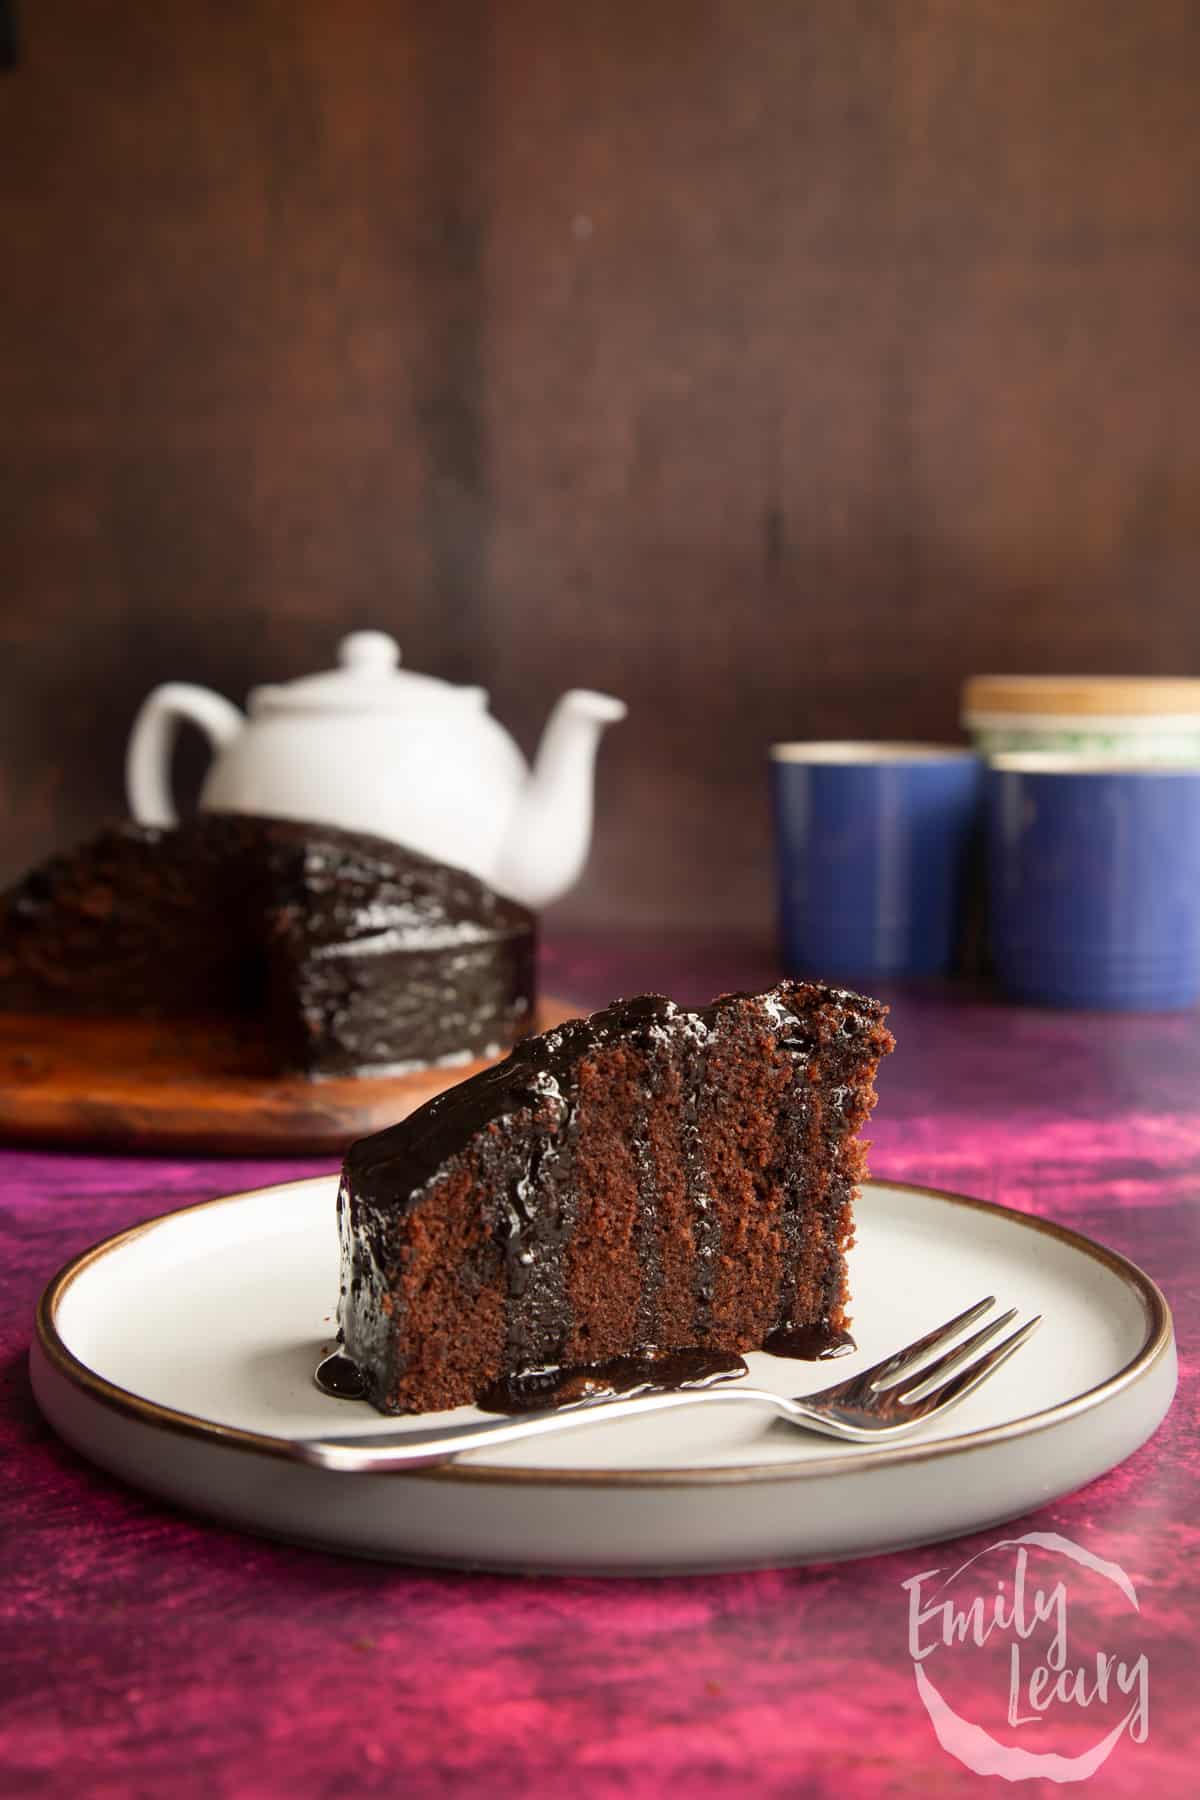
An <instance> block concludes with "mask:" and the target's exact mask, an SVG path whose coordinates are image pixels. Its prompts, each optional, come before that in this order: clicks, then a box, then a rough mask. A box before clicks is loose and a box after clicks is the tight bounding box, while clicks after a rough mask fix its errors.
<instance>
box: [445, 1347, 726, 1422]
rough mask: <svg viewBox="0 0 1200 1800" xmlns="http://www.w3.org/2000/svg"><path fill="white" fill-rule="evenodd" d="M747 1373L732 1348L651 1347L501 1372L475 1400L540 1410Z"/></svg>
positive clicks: (488, 1407)
mask: <svg viewBox="0 0 1200 1800" xmlns="http://www.w3.org/2000/svg"><path fill="white" fill-rule="evenodd" d="M746 1373H747V1369H746V1364H745V1362H744V1361H743V1360H742V1358H741V1357H740V1356H737V1355H735V1354H734V1353H733V1352H732V1351H730V1350H701V1349H696V1350H647V1351H646V1352H645V1353H644V1354H643V1355H641V1356H618V1357H614V1358H613V1359H612V1361H611V1362H603V1363H577V1364H575V1365H574V1366H570V1365H567V1366H564V1367H562V1368H551V1369H525V1370H523V1371H521V1372H520V1373H518V1374H516V1375H503V1376H501V1378H500V1380H499V1381H495V1382H493V1383H492V1385H491V1387H490V1388H488V1389H487V1391H486V1393H484V1394H482V1395H481V1396H480V1398H479V1399H478V1400H477V1401H476V1403H475V1404H476V1405H477V1406H478V1407H479V1408H480V1410H481V1411H482V1412H494V1413H519V1412H540V1411H541V1410H542V1409H543V1408H545V1407H551V1406H577V1405H579V1404H580V1402H581V1401H584V1400H602V1399H607V1398H611V1397H612V1396H614V1395H617V1394H625V1395H628V1394H642V1393H650V1392H654V1393H659V1392H663V1391H674V1390H675V1389H682V1388H702V1387H712V1386H714V1385H715V1384H716V1383H717V1382H721V1381H736V1380H737V1378H738V1376H739V1375H745V1374H746Z"/></svg>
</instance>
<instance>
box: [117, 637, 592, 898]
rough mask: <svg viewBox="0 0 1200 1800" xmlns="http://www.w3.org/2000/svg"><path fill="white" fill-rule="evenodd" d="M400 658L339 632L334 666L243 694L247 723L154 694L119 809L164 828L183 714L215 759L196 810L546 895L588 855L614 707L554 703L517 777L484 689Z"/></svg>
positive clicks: (229, 710) (196, 702) (170, 819)
mask: <svg viewBox="0 0 1200 1800" xmlns="http://www.w3.org/2000/svg"><path fill="white" fill-rule="evenodd" d="M399 662H400V651H399V648H398V646H397V644H396V643H395V641H394V640H393V639H392V638H390V637H388V636H387V635H386V633H384V632H382V631H355V632H352V633H351V635H350V636H349V637H346V638H343V639H342V641H341V643H340V644H339V646H338V663H339V665H340V666H339V667H338V668H337V669H331V670H329V671H327V672H326V673H324V674H321V675H310V676H307V677H305V678H304V679H303V680H301V681H289V682H287V683H285V684H284V685H283V686H281V687H260V688H255V689H254V691H253V692H252V693H251V695H250V698H249V701H248V703H247V713H248V715H249V716H248V717H244V716H243V715H242V714H241V713H240V712H239V711H238V709H237V707H236V706H234V705H232V704H231V702H230V701H228V700H225V699H223V698H222V697H221V695H220V694H214V693H212V692H211V691H210V690H209V689H208V688H202V687H194V686H191V685H190V684H188V683H186V682H175V681H172V682H168V683H166V685H165V686H163V687H158V688H155V690H154V692H153V693H152V694H150V695H149V697H148V698H147V699H146V700H145V701H144V703H143V705H142V708H141V710H140V712H139V713H138V716H137V718H136V720H135V721H134V726H133V732H132V734H131V736H130V739H129V749H128V752H127V756H126V763H125V780H126V788H127V792H128V795H129V809H130V811H131V812H132V814H133V816H134V818H135V819H136V820H138V822H139V823H140V824H143V825H174V824H175V823H176V812H175V808H174V806H173V804H172V800H171V793H170V784H169V767H170V752H171V745H172V741H173V739H174V736H175V733H176V730H177V729H178V726H179V722H180V720H182V719H188V720H190V721H191V722H192V723H193V724H194V725H198V726H199V727H200V729H201V730H202V731H203V732H205V733H206V735H207V736H208V738H209V740H210V742H211V744H212V747H213V753H214V755H213V763H212V766H211V768H210V769H209V771H208V774H207V777H206V778H205V782H204V786H203V788H202V790H201V794H200V805H201V807H202V808H205V809H207V810H209V811H212V812H245V813H262V814H264V815H266V816H268V817H271V818H290V819H309V820H312V821H314V822H316V823H320V824H326V825H340V826H342V827H343V828H345V829H348V830H353V831H369V832H374V833H376V834H377V835H378V836H380V837H387V838H392V839H394V840H396V841H397V842H399V843H402V844H406V845H407V846H408V847H409V848H410V849H413V850H420V851H423V852H424V853H425V855H427V856H435V857H437V858H438V859H439V860H440V861H442V862H448V863H454V864H456V865H457V866H458V867H459V868H462V869H469V870H471V871H472V873H473V874H476V875H478V876H480V877H481V878H482V879H483V880H484V881H486V882H488V883H489V884H490V885H491V886H493V887H496V888H497V889H499V891H500V892H501V893H503V894H508V895H510V896H511V897H512V898H513V899H516V900H520V901H522V902H523V903H524V904H525V905H526V906H533V907H540V906H544V905H546V903H547V902H548V901H551V900H554V899H556V898H557V897H558V895H559V894H562V893H564V892H565V891H566V889H567V888H569V887H570V885H571V883H572V882H573V881H574V880H575V879H576V878H577V876H578V875H579V873H580V871H581V869H582V868H583V865H584V862H585V861H586V859H587V853H588V846H589V844H590V841H591V835H592V777H593V766H594V762H595V756H596V746H597V743H598V742H599V738H600V733H601V731H602V730H603V728H604V726H605V725H608V724H611V723H612V722H613V721H614V720H617V719H623V718H624V717H625V706H624V704H623V702H622V701H620V700H614V699H612V698H611V697H610V696H609V695H607V694H594V693H590V692H588V691H587V690H586V689H584V688H572V689H571V691H570V692H569V693H566V694H564V695H563V696H562V698H561V699H560V700H559V701H558V703H557V705H556V706H555V708H554V710H553V712H552V713H551V715H550V718H549V720H548V721H547V724H546V728H545V731H544V732H543V734H542V741H541V745H540V748H539V750H538V754H537V763H536V766H535V768H534V769H533V770H532V772H531V771H530V769H529V768H528V766H527V764H526V762H525V759H524V757H523V756H522V755H521V752H520V750H519V749H518V748H517V746H516V744H515V743H514V742H513V740H512V739H511V738H510V737H509V735H508V733H507V732H506V731H505V730H504V729H503V727H502V726H500V725H499V724H497V722H496V720H495V719H493V718H492V716H491V714H490V713H489V712H488V710H487V695H486V693H485V692H484V690H483V689H482V688H477V687H455V686H453V685H452V684H451V683H450V682H448V681H439V680H437V679H436V678H435V677H433V676H431V675H417V674H414V673H413V672H412V671H411V670H407V669H401V668H400V667H399Z"/></svg>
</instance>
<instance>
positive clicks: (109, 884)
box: [0, 813, 534, 1075]
mask: <svg viewBox="0 0 1200 1800" xmlns="http://www.w3.org/2000/svg"><path fill="white" fill-rule="evenodd" d="M533 982H534V921H533V916H532V914H530V913H529V912H527V911H526V909H525V908H524V907H522V906H518V905H517V904H516V903H515V902H514V901H509V900H505V899H502V898H501V897H500V896H499V895H497V894H494V893H493V892H492V891H491V890H490V889H489V888H487V887H485V886H484V885H483V883H482V882H480V881H477V880H476V879H475V877H474V876H473V875H468V874H467V873H466V872H465V871H464V870H461V869H454V868H450V867H448V866H447V865H446V864H444V863H438V862H434V861H432V860H430V859H429V858H428V857H424V856H419V855H417V854H416V853H415V852H413V851H409V850H405V849H403V848H402V847H401V846H400V845H398V844H393V843H390V842H389V841H387V840H386V839H383V838H377V837H371V836H368V835H367V834H365V833H360V832H350V831H338V830H335V829H333V828H332V827H326V826H323V825H309V824H303V823H298V822H296V821H293V820H288V819H264V818H256V817H252V816H250V815H248V814H242V813H201V814H200V815H198V816H197V817H196V818H195V819H192V820H190V821H189V822H188V823H186V824H183V825H180V826H178V827H177V828H175V829H174V830H158V829H154V828H150V827H146V826H140V825H133V824H122V825H117V826H114V827H112V828H110V829H108V830H106V831H103V832H101V833H100V835H99V836H98V837H96V838H94V839H92V840H91V841H90V842H89V843H86V844H84V845H82V846H81V847H80V848H78V849H76V850H73V851H70V852H69V853H68V854H66V855H64V856H57V857H54V858H53V859H52V860H51V861H49V862H46V863H43V864H42V865H41V866H40V867H39V868H36V869H34V870H32V871H31V872H30V873H29V874H28V875H26V876H25V878H24V879H23V880H22V881H20V882H19V883H18V884H17V886H16V887H14V888H12V889H11V890H10V891H9V892H8V893H7V894H5V895H3V896H2V897H0V1008H2V1009H3V1010H4V1011H6V1012H61V1013H70V1014H87V1015H89V1016H102V1017H104V1016H107V1017H115V1018H129V1017H140V1018H163V1019H172V1020H180V1021H183V1020H186V1019H189V1018H197V1019H201V1018H202V1019H205V1020H213V1019H216V1020H221V1021H225V1022H227V1023H228V1024H229V1026H230V1028H231V1029H233V1030H238V1031H253V1032H254V1033H255V1034H256V1035H258V1036H260V1037H261V1039H262V1041H263V1045H264V1049H265V1051H266V1053H267V1060H268V1061H269V1062H270V1063H271V1065H272V1066H276V1067H278V1068H279V1069H281V1070H296V1071H303V1072H305V1073H308V1074H311V1075H346V1074H355V1073H359V1072H365V1071H384V1070H393V1071H398V1070H404V1069H407V1068H418V1067H424V1066H427V1065H430V1064H435V1063H439V1062H453V1061H464V1062H465V1061H469V1060H470V1059H471V1058H472V1057H476V1056H481V1055H495V1054H498V1053H499V1052H501V1051H503V1050H506V1049H507V1048H509V1046H510V1045H511V1044H512V1043H513V1042H514V1041H515V1040H516V1039H517V1038H518V1037H519V1036H520V1034H521V1032H522V1031H524V1030H526V1029H527V1028H528V1024H529V1021H530V1014H531V1008H532V1002H533Z"/></svg>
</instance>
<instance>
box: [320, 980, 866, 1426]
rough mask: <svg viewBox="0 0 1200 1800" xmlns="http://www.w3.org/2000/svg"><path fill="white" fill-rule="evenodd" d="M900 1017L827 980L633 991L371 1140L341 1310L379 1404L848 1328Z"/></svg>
mask: <svg viewBox="0 0 1200 1800" xmlns="http://www.w3.org/2000/svg"><path fill="white" fill-rule="evenodd" d="M885 1013H886V1008H884V1007H883V1006H881V1005H879V1004H878V1002H876V1001H874V1000H866V999H862V998H860V996H858V995H857V994H850V993H846V992H844V991H842V990H840V989H836V988H829V987H825V986H823V985H820V984H818V983H815V982H795V983H790V982H789V983H785V984H784V985H783V986H781V987H778V988H776V989H774V990H773V991H772V992H771V993H768V994H760V995H746V994H732V995H726V996H724V997H722V998H721V999H719V1000H716V1001H714V1003H713V1004H712V1005H711V1006H709V1007H706V1008H704V1009H703V1010H702V1011H699V1012H684V1011H682V1010H681V1009H680V1008H679V1007H677V1006H675V1005H674V1004H672V1002H671V1001H669V1000H664V999H660V998H659V997H657V996H655V995H646V996H643V997H642V998H640V999H636V1000H628V1001H620V1002H618V1003H617V1004H615V1005H613V1006H610V1007H609V1008H607V1010H605V1011H604V1012H599V1013H595V1014H593V1016H592V1017H591V1018H590V1019H581V1020H576V1021H573V1022H571V1023H570V1024H567V1025H563V1026H560V1027H559V1028H558V1029H557V1030H554V1031H550V1032H547V1033H546V1034H545V1035H544V1036H542V1037H535V1038H528V1039H526V1040H525V1041H524V1042H523V1043H522V1044H520V1045H518V1047H517V1049H516V1050H515V1051H514V1052H513V1054H512V1055H511V1056H509V1057H508V1058H507V1060H506V1061H504V1062H503V1063H500V1064H498V1065H497V1066H496V1067H495V1068H493V1069H489V1070H486V1071H485V1072H484V1073H483V1074H481V1075H477V1076H475V1077H474V1078H473V1079H471V1080H469V1081H465V1082H462V1083H461V1084H460V1085H459V1086H458V1087H455V1088H452V1089H450V1090H449V1091H448V1092H447V1093H444V1094H441V1095H439V1096H438V1098H437V1099H435V1100H431V1101H430V1102H429V1103H428V1104H427V1105H426V1106H424V1107H422V1108H421V1109H420V1110H419V1111H418V1112H415V1113H413V1114H412V1115H411V1116H410V1117H409V1118H407V1119H405V1120H404V1121H403V1122H402V1123H400V1124H399V1125H395V1126H393V1127H392V1128H391V1129H390V1130H388V1131H382V1132H378V1133H377V1134H376V1135H375V1136H373V1137H369V1138H364V1139H363V1140H361V1142H359V1143H357V1144H355V1145H353V1146H352V1148H351V1150H350V1153H349V1155H348V1156H347V1158H346V1162H345V1167H344V1171H343V1177H342V1183H341V1189H340V1192H339V1196H338V1223H339V1232H340V1236H341V1245H342V1291H341V1302H340V1308H339V1325H340V1333H341V1338H342V1342H343V1347H344V1351H345V1354H346V1356H347V1357H349V1358H350V1359H351V1361H352V1362H353V1363H354V1364H355V1365H356V1366H357V1368H358V1370H359V1372H360V1375H361V1378H362V1383H363V1387H364V1391H365V1392H366V1394H367V1397H368V1398H370V1399H371V1400H372V1401H373V1402H374V1404H375V1405H376V1406H377V1407H378V1408H379V1409H380V1410H381V1411H382V1412H391V1413H397V1412H427V1411H431V1410H435V1409H439V1408H442V1407H452V1406H457V1405H461V1404H462V1403H464V1402H467V1401H472V1400H478V1399H480V1398H481V1397H484V1396H485V1395H486V1393H487V1390H488V1389H489V1387H491V1385H492V1384H494V1383H496V1382H497V1381H498V1380H500V1379H501V1378H503V1377H513V1376H518V1377H519V1376H521V1375H524V1374H528V1373H530V1372H533V1371H546V1370H553V1369H556V1368H562V1367H564V1366H566V1367H577V1366H579V1365H596V1364H602V1363H605V1362H607V1361H608V1360H609V1359H611V1358H619V1357H629V1356H636V1355H638V1354H640V1353H645V1352H647V1351H657V1352H669V1351H677V1350H680V1349H683V1348H690V1347H693V1346H696V1347H706V1348H708V1349H712V1350H718V1349H719V1350H726V1351H741V1350H747V1349H759V1348H761V1347H762V1345H763V1343H764V1340H765V1339H766V1338H767V1337H768V1336H769V1335H770V1334H771V1333H772V1332H775V1331H778V1330H781V1329H785V1328H789V1327H791V1328H797V1329H803V1328H806V1327H823V1328H827V1329H828V1330H830V1331H836V1330H837V1329H838V1328H839V1327H840V1326H841V1325H842V1324H843V1323H844V1314H845V1305H846V1263H845V1250H846V1247H847V1245H848V1244H849V1243H850V1241H851V1238H852V1234H853V1221H852V1205H853V1199H854V1193H855V1184H856V1183H857V1182H858V1181H859V1180H860V1178H861V1176H862V1173H863V1168H864V1155H865V1146H864V1145H863V1144H862V1143H860V1142H859V1141H858V1139H857V1132H858V1130H859V1128H860V1126H861V1125H862V1123H863V1121H864V1120H865V1119H866V1117H867V1114H868V1113H869V1111H870V1109H871V1107H872V1106H873V1105H874V1101H875V1095H874V1090H873V1087H872V1081H873V1078H874V1075H875V1070H876V1067H877V1065H878V1063H879V1059H880V1058H881V1057H882V1056H883V1055H885V1054H886V1053H887V1051H889V1050H890V1049H891V1048H892V1038H891V1035H890V1033H889V1032H888V1031H887V1030H886V1028H885V1027H884V1025H883V1018H884V1016H885Z"/></svg>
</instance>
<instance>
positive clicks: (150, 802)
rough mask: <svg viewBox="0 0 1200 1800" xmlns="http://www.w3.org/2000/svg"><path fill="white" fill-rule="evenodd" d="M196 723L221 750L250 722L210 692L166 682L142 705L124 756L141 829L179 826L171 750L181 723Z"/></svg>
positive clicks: (131, 802)
mask: <svg viewBox="0 0 1200 1800" xmlns="http://www.w3.org/2000/svg"><path fill="white" fill-rule="evenodd" d="M184 719H188V720H190V721H191V723H192V724H193V725H198V726H199V727H200V729H201V731H202V732H203V733H204V735H205V736H206V737H207V738H208V741H209V743H210V744H211V745H212V747H213V749H214V750H220V749H221V748H222V747H223V746H224V745H225V744H228V743H229V742H230V741H231V739H233V738H235V737H236V736H237V735H238V733H239V732H240V731H241V730H242V728H243V726H244V725H245V723H246V721H245V719H244V718H243V717H242V715H241V713H240V712H239V711H238V709H237V707H236V706H234V704H233V702H232V701H230V700H226V699H224V698H223V697H222V696H221V695H220V694H214V693H213V692H212V691H211V689H209V688H202V687H193V686H192V684H191V683H190V682H186V681H168V682H165V683H164V685H163V686H162V687H156V688H155V689H154V692H153V693H151V694H148V695H147V696H146V698H145V700H144V701H143V702H142V706H141V710H140V711H139V713H138V716H137V718H136V719H135V720H134V722H133V730H132V731H131V733H130V734H129V748H128V750H127V751H126V753H125V792H126V795H127V796H128V799H129V810H130V812H131V813H132V814H133V816H134V818H135V819H136V820H137V823H138V824H139V825H177V824H178V823H179V815H178V814H177V813H176V811H175V803H174V801H173V800H172V798H171V780H170V777H171V750H172V747H173V745H174V742H175V734H176V732H177V731H178V730H179V725H180V722H181V720H184Z"/></svg>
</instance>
